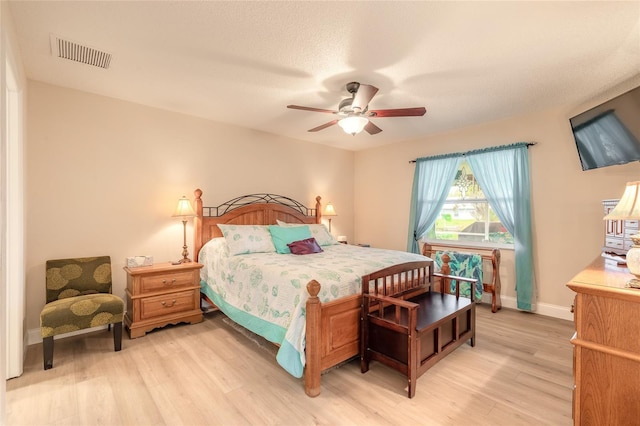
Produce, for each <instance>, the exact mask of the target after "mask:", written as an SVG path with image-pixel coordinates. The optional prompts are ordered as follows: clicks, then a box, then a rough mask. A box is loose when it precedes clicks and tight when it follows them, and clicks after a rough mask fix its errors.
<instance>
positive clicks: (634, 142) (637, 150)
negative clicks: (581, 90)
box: [570, 87, 640, 170]
mask: <svg viewBox="0 0 640 426" xmlns="http://www.w3.org/2000/svg"><path fill="white" fill-rule="evenodd" d="M570 122H571V129H572V131H573V137H574V139H575V142H576V147H577V148H578V155H579V156H580V162H581V164H582V170H590V169H596V168H599V167H606V166H614V165H618V164H626V163H629V162H632V161H640V87H637V88H635V89H633V90H630V91H628V92H626V93H623V94H622V95H620V96H617V97H615V98H613V99H611V100H609V101H607V102H604V103H603V104H601V105H598V106H597V107H594V108H591V109H590V110H588V111H585V112H583V113H582V114H578V115H576V116H575V117H573V118H571V119H570Z"/></svg>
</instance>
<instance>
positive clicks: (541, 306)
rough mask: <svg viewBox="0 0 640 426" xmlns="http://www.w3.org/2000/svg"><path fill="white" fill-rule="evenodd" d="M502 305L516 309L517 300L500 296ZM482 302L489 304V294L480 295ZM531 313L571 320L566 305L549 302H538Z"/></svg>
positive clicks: (571, 317) (571, 316)
mask: <svg viewBox="0 0 640 426" xmlns="http://www.w3.org/2000/svg"><path fill="white" fill-rule="evenodd" d="M500 299H501V300H502V306H503V307H505V308H509V309H518V302H517V299H516V298H515V297H509V296H502V297H501V298H500ZM482 303H489V304H491V295H490V294H488V293H484V294H483V295H482ZM533 313H535V314H538V315H544V316H546V317H553V318H558V319H563V320H567V321H573V313H571V310H570V309H569V308H568V307H566V306H559V305H551V304H549V303H538V304H537V305H536V309H535V310H534V311H533Z"/></svg>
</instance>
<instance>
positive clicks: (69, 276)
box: [40, 256, 124, 370]
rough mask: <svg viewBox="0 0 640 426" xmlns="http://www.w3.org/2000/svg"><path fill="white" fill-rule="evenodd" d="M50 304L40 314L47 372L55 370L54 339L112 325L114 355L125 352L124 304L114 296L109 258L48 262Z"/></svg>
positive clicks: (47, 284) (47, 285)
mask: <svg viewBox="0 0 640 426" xmlns="http://www.w3.org/2000/svg"><path fill="white" fill-rule="evenodd" d="M46 287H47V304H46V305H44V308H43V309H42V312H40V332H41V334H42V343H43V355H44V369H45V370H48V369H50V368H51V367H53V336H57V335H59V334H64V333H70V332H72V331H77V330H82V329H86V328H92V327H98V326H104V325H107V326H108V328H109V329H111V324H113V325H114V326H113V345H114V349H115V351H116V352H117V351H119V350H120V349H121V348H122V319H123V317H124V301H123V300H122V298H120V297H118V296H114V295H113V294H111V258H110V257H109V256H100V257H82V258H75V259H56V260H48V261H47V278H46Z"/></svg>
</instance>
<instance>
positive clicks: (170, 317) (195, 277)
mask: <svg viewBox="0 0 640 426" xmlns="http://www.w3.org/2000/svg"><path fill="white" fill-rule="evenodd" d="M200 268H202V265H201V264H199V263H196V262H189V263H182V264H180V265H172V264H171V263H156V264H154V265H150V266H140V267H137V268H129V267H125V268H124V270H125V272H126V273H127V290H126V293H127V313H126V315H125V318H124V323H125V326H126V327H127V329H128V330H129V336H130V337H131V338H132V339H134V338H136V337H141V336H144V335H145V334H146V332H148V331H151V330H153V329H154V328H158V327H164V326H165V325H168V324H177V323H180V322H188V323H191V324H193V323H197V322H200V321H202V311H201V310H200Z"/></svg>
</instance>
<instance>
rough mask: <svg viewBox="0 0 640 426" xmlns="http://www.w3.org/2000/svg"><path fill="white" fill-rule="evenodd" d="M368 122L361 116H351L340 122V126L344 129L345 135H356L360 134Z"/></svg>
mask: <svg viewBox="0 0 640 426" xmlns="http://www.w3.org/2000/svg"><path fill="white" fill-rule="evenodd" d="M368 122H369V120H368V119H367V118H365V117H363V116H361V115H350V116H348V117H346V118H343V119H342V120H340V121H338V125H339V126H340V127H342V130H344V131H345V133H349V134H350V135H355V134H356V133H360V132H361V131H362V129H364V126H366V125H367V123H368Z"/></svg>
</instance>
